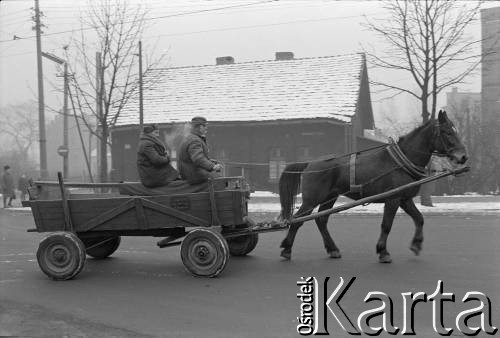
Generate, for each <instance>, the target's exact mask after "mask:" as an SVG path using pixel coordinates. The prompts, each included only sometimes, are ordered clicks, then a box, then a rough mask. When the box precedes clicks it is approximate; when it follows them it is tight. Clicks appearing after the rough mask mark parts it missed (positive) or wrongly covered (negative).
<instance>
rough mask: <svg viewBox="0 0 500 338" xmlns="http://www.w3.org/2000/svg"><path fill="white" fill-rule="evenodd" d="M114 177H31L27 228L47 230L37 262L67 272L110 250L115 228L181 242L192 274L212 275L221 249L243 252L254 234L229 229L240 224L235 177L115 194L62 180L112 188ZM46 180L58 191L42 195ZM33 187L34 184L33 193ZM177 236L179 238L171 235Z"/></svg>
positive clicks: (243, 207) (242, 188)
mask: <svg viewBox="0 0 500 338" xmlns="http://www.w3.org/2000/svg"><path fill="white" fill-rule="evenodd" d="M119 184H120V183H108V184H82V183H77V184H73V183H67V184H65V183H64V182H63V180H62V178H61V175H60V174H59V182H35V189H36V191H37V192H38V193H37V194H33V195H36V196H31V198H32V199H31V200H30V201H24V202H23V206H28V207H31V210H32V213H33V217H34V220H35V225H36V228H35V229H29V230H28V231H30V232H40V233H42V232H43V233H48V234H47V236H46V237H45V238H44V239H43V240H42V241H41V242H40V245H39V248H38V251H37V260H38V264H39V266H40V268H41V270H42V271H43V272H44V273H45V274H47V275H48V276H49V277H50V278H52V279H55V280H67V279H71V278H73V277H75V276H76V275H77V274H78V273H79V272H80V271H81V270H82V268H83V266H84V264H85V258H86V255H89V256H91V257H94V258H98V259H102V258H106V257H108V256H110V255H111V254H113V253H114V252H115V251H116V250H117V249H118V246H119V245H120V238H121V236H155V237H164V238H163V239H162V240H160V241H159V242H158V246H160V247H168V246H173V245H178V244H180V245H181V258H182V262H183V263H184V266H185V267H186V269H187V270H188V271H189V272H191V273H192V274H193V275H196V276H206V277H215V276H217V275H219V274H220V273H221V272H222V271H223V270H224V268H225V266H226V264H227V261H228V258H229V255H230V254H231V255H236V256H241V255H246V254H248V253H249V252H251V251H252V250H253V249H254V248H255V246H256V245H257V241H258V234H257V233H253V232H252V233H250V232H248V233H245V234H239V235H234V234H235V233H237V232H238V231H241V230H243V229H246V228H248V226H249V221H248V217H247V214H248V199H249V196H250V193H249V189H248V184H247V183H246V182H245V180H244V178H243V177H226V178H220V179H215V180H213V181H211V182H209V185H208V187H209V189H208V192H200V193H189V194H177V195H160V196H120V195H117V194H112V193H104V194H102V193H101V194H98V193H92V194H87V195H81V194H80V195H78V198H77V199H76V196H71V195H70V194H68V193H67V188H68V187H87V188H100V189H102V188H113V187H114V188H116V187H117V186H118V185H119ZM50 187H52V188H57V189H58V190H59V198H56V199H43V198H40V195H42V196H43V195H44V193H46V192H47V191H48V190H50ZM40 192H42V193H41V194H40ZM181 238H183V240H182V242H180V241H178V240H179V239H181Z"/></svg>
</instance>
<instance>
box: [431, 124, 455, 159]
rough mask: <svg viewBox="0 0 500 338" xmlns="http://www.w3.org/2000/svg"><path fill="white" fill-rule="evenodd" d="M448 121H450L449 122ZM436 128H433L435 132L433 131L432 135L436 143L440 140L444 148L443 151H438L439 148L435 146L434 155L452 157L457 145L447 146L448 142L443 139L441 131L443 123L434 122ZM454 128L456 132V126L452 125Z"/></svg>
mask: <svg viewBox="0 0 500 338" xmlns="http://www.w3.org/2000/svg"><path fill="white" fill-rule="evenodd" d="M447 123H448V122H447ZM433 128H434V130H433V133H432V137H433V140H434V144H436V143H435V142H439V143H440V145H441V147H442V149H444V150H442V151H438V150H437V147H436V146H435V147H434V151H433V155H435V156H439V157H444V156H446V157H451V154H452V153H453V151H454V150H456V149H457V147H456V146H452V147H449V148H448V147H447V146H446V142H445V141H444V139H443V133H442V132H441V124H440V123H439V122H438V121H436V122H434V127H433ZM452 128H453V130H454V131H455V133H456V129H455V127H454V126H452Z"/></svg>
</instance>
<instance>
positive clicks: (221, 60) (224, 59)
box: [215, 56, 234, 65]
mask: <svg viewBox="0 0 500 338" xmlns="http://www.w3.org/2000/svg"><path fill="white" fill-rule="evenodd" d="M233 63H234V58H233V57H232V56H219V57H217V58H215V64H216V65H232V64H233Z"/></svg>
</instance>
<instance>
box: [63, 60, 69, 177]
mask: <svg viewBox="0 0 500 338" xmlns="http://www.w3.org/2000/svg"><path fill="white" fill-rule="evenodd" d="M63 76H64V106H63V147H64V148H65V149H66V150H67V152H66V155H65V156H63V177H64V178H65V179H66V178H68V173H69V170H68V160H69V142H68V63H67V62H64V75H63Z"/></svg>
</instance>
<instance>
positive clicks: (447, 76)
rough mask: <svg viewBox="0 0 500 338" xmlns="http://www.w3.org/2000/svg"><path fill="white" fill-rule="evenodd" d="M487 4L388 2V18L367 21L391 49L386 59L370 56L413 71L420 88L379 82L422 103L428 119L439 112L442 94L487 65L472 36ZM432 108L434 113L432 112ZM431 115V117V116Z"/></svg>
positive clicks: (383, 64)
mask: <svg viewBox="0 0 500 338" xmlns="http://www.w3.org/2000/svg"><path fill="white" fill-rule="evenodd" d="M480 4H481V2H480V1H479V2H477V3H476V4H474V5H473V6H467V5H464V3H462V2H460V1H446V0H386V1H384V8H385V9H386V10H387V12H388V16H387V19H385V20H382V21H374V20H367V23H366V26H367V27H368V29H369V30H371V31H374V32H375V33H377V35H378V36H379V37H381V38H382V40H383V41H385V42H386V43H387V45H388V48H387V49H385V51H384V54H383V55H376V54H375V53H370V52H367V55H368V57H369V59H370V61H371V62H372V63H373V65H374V66H375V67H380V68H383V69H386V70H387V69H389V70H394V71H402V72H406V73H409V75H410V76H411V78H412V79H413V80H414V83H416V85H417V89H416V90H414V89H408V88H406V87H404V86H402V85H399V84H395V83H388V82H383V81H373V83H374V84H375V85H379V86H382V88H384V90H387V91H391V92H392V93H394V92H395V93H396V95H397V94H400V93H408V94H410V95H411V96H414V97H415V98H417V99H418V100H419V101H420V103H421V114H422V121H423V122H426V121H427V120H428V119H429V116H430V114H434V113H435V112H436V105H437V96H438V94H439V93H440V92H441V91H442V90H443V89H445V88H446V87H448V86H451V85H453V84H457V83H460V82H462V81H463V80H464V79H465V78H466V77H467V76H468V75H470V74H471V73H472V72H473V71H474V70H476V68H477V66H478V65H479V64H480V62H481V54H480V52H477V51H476V48H478V47H479V43H480V42H481V41H480V40H478V39H471V38H469V37H468V36H467V27H469V26H470V24H471V23H472V22H474V21H475V20H477V14H478V12H479V9H480ZM429 106H430V109H429ZM429 111H430V113H429Z"/></svg>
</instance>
